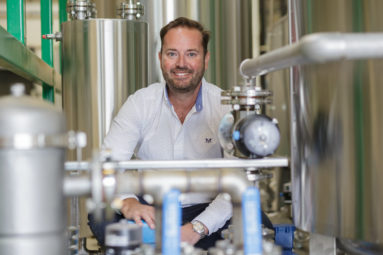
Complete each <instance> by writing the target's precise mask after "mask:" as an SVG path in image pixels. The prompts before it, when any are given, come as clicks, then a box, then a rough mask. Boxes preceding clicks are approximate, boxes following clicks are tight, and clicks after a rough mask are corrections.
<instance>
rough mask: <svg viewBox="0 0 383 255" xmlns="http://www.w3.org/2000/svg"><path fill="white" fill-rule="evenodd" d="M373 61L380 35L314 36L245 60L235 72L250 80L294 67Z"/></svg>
mask: <svg viewBox="0 0 383 255" xmlns="http://www.w3.org/2000/svg"><path fill="white" fill-rule="evenodd" d="M373 58H383V33H347V34H346V33H315V34H310V35H306V36H304V37H302V38H301V40H299V42H297V43H294V44H291V45H288V46H285V47H282V48H279V49H276V50H273V51H271V52H269V53H266V54H264V55H261V56H259V57H257V58H254V59H245V60H244V61H242V63H241V65H240V68H239V69H240V73H241V75H242V76H243V77H245V78H252V77H256V76H259V75H264V74H267V73H270V72H274V71H277V70H280V69H284V68H287V67H291V66H295V65H306V64H316V63H321V64H323V63H326V62H331V61H339V60H356V59H373Z"/></svg>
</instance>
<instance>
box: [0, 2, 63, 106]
mask: <svg viewBox="0 0 383 255" xmlns="http://www.w3.org/2000/svg"><path fill="white" fill-rule="evenodd" d="M40 6H41V34H42V35H43V34H51V33H52V0H41V2H40ZM24 7H25V3H24V0H7V30H5V29H4V28H2V27H0V45H1V47H0V66H1V67H3V68H5V69H7V70H9V71H12V72H14V73H15V74H17V75H19V76H21V77H23V78H25V79H27V80H30V81H32V82H36V83H39V84H41V85H42V88H43V98H44V99H45V100H47V101H51V102H54V91H55V90H57V91H61V83H62V81H61V74H60V73H59V72H57V71H55V69H54V68H53V42H52V41H51V40H43V39H42V41H41V58H40V57H38V56H37V55H36V54H34V53H33V52H32V51H31V50H29V49H28V48H27V47H26V42H25V10H24ZM65 7H66V0H59V17H60V18H59V22H60V24H61V23H62V22H65V21H66V11H65ZM60 57H61V56H60ZM60 62H61V61H60Z"/></svg>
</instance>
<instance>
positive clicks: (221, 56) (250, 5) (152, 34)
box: [140, 0, 259, 89]
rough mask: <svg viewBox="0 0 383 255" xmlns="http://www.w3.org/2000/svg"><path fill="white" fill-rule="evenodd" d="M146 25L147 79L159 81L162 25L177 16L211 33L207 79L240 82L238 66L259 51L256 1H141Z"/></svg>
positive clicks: (226, 83)
mask: <svg viewBox="0 0 383 255" xmlns="http://www.w3.org/2000/svg"><path fill="white" fill-rule="evenodd" d="M140 2H142V3H143V4H144V5H145V16H144V19H145V20H147V22H148V24H149V82H150V83H152V82H158V81H160V80H162V79H163V78H162V73H161V69H160V64H159V60H158V52H159V51H160V48H161V39H160V36H159V33H160V30H161V28H162V27H163V26H164V25H166V24H167V23H168V22H170V21H172V20H174V19H176V18H177V17H181V16H183V17H188V18H191V19H195V20H198V21H199V22H201V23H202V24H203V25H204V27H205V28H206V29H207V30H209V31H210V32H211V41H210V42H209V48H208V50H209V52H210V62H209V67H208V70H207V72H206V74H205V77H206V79H207V80H208V81H209V82H212V83H214V84H216V85H218V86H219V87H221V88H223V89H229V88H232V87H233V86H235V85H238V83H239V82H242V77H241V76H240V74H239V70H238V66H239V64H240V63H241V61H242V60H244V59H246V58H253V57H255V56H257V55H258V53H259V47H258V45H259V41H258V40H259V31H258V30H259V20H258V17H259V14H258V0H141V1H140Z"/></svg>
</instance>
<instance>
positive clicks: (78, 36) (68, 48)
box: [62, 19, 148, 160]
mask: <svg viewBox="0 0 383 255" xmlns="http://www.w3.org/2000/svg"><path fill="white" fill-rule="evenodd" d="M147 30H148V26H147V23H145V22H141V21H129V20H124V19H89V20H73V21H68V22H66V23H63V24H62V35H63V48H62V51H63V55H62V56H63V76H62V77H63V105H64V111H65V113H66V114H67V118H68V128H69V129H71V130H76V131H83V132H85V133H86V134H87V138H88V140H87V147H86V148H85V149H84V150H83V157H84V158H85V159H87V158H90V157H91V154H92V151H93V149H98V148H100V147H101V145H102V141H103V138H104V136H105V135H106V133H107V132H108V130H109V127H110V124H111V121H112V119H113V117H114V116H115V115H116V114H117V112H118V110H119V108H120V107H121V106H122V104H123V103H124V101H125V100H126V98H127V97H128V96H129V95H130V94H132V93H133V92H135V91H136V90H137V89H139V88H142V87H145V86H147V65H148V63H147V61H148V56H147V44H148V41H147V33H148V32H147ZM71 159H72V160H73V159H74V157H71Z"/></svg>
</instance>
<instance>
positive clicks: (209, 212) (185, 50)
mask: <svg viewBox="0 0 383 255" xmlns="http://www.w3.org/2000/svg"><path fill="white" fill-rule="evenodd" d="M160 36H161V51H160V52H159V54H158V56H159V59H160V63H161V69H162V73H163V77H164V79H165V81H164V82H161V83H155V84H151V85H149V86H148V87H146V88H143V89H141V90H138V91H137V92H136V93H135V94H133V95H131V96H130V97H129V98H128V99H127V101H126V102H125V103H124V105H123V106H122V108H121V110H120V111H119V113H118V115H117V116H116V118H115V119H114V120H113V123H112V125H111V128H110V131H109V133H108V135H107V136H106V137H105V141H104V147H105V148H108V149H111V150H112V155H113V157H114V159H116V160H129V159H130V158H131V157H132V155H133V154H134V155H135V156H136V157H137V158H139V159H143V160H182V159H209V158H221V157H222V156H223V155H222V150H221V148H220V145H219V143H218V137H217V133H218V126H219V123H220V121H221V119H222V117H223V115H224V114H225V113H227V112H228V111H230V107H229V106H223V105H221V89H220V88H218V87H217V86H215V85H213V84H210V83H208V82H206V81H205V79H204V78H203V75H204V73H205V71H206V69H207V68H208V63H209V58H210V54H209V52H208V51H207V45H208V42H209V33H208V32H207V31H205V30H204V28H203V27H202V25H201V24H200V23H198V22H196V21H193V20H190V19H187V18H178V19H176V20H174V21H172V22H170V23H169V24H167V25H166V26H165V27H163V28H162V30H161V32H160ZM159 171H160V170H159ZM181 202H182V215H183V218H182V220H183V225H182V228H181V240H182V241H185V242H188V243H190V244H193V245H194V244H196V246H198V247H200V248H203V249H207V248H209V247H211V246H213V245H214V243H215V241H216V240H218V239H220V238H221V237H220V231H221V229H222V228H223V227H226V226H227V222H228V220H229V219H230V218H231V215H232V207H231V204H230V202H228V201H226V200H225V199H223V198H222V197H221V196H218V197H216V198H215V199H214V200H212V198H211V197H209V196H208V195H207V194H203V193H189V194H186V195H185V196H183V199H182V201H181ZM121 213H122V215H123V216H124V217H125V218H128V219H132V220H134V221H136V222H137V223H138V224H141V220H142V219H143V220H145V221H146V222H147V223H148V225H149V226H150V227H151V228H155V224H156V223H155V212H154V208H153V207H152V206H149V205H146V204H143V203H140V201H139V200H138V199H137V197H135V196H133V195H132V196H126V198H125V199H124V201H123V207H122V209H121ZM90 227H91V229H92V230H93V232H94V234H95V235H96V237H97V239H98V240H99V242H100V243H101V244H102V242H103V229H102V230H100V228H98V226H97V225H95V223H94V222H93V219H92V217H90ZM163 227H165V228H166V226H163Z"/></svg>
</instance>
